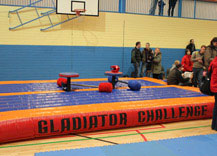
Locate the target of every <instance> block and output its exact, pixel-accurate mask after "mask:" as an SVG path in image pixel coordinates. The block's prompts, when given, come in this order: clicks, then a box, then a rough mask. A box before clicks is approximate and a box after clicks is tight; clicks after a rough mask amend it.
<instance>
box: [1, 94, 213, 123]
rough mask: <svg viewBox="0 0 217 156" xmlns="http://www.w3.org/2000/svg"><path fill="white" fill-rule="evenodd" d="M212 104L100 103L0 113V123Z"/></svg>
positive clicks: (198, 101) (200, 101) (160, 101)
mask: <svg viewBox="0 0 217 156" xmlns="http://www.w3.org/2000/svg"><path fill="white" fill-rule="evenodd" d="M207 103H214V97H206V96H205V97H190V98H171V99H157V100H145V101H128V102H114V103H100V104H88V105H79V106H77V105H75V106H61V107H49V108H38V109H27V110H17V111H7V112H0V121H5V120H14V119H22V118H32V117H42V116H43V117H46V116H55V115H67V114H81V113H91V112H108V111H117V110H132V109H141V108H151V107H161V106H175V105H186V104H191V105H194V104H207Z"/></svg>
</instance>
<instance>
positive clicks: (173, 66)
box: [170, 60, 180, 71]
mask: <svg viewBox="0 0 217 156" xmlns="http://www.w3.org/2000/svg"><path fill="white" fill-rule="evenodd" d="M178 64H180V61H179V60H175V62H174V64H173V65H172V67H171V68H170V71H172V70H173V69H174V68H175V67H176V66H177V65H178Z"/></svg>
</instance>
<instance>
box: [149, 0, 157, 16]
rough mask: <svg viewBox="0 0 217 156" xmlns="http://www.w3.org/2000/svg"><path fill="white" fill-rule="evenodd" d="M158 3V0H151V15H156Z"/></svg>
mask: <svg viewBox="0 0 217 156" xmlns="http://www.w3.org/2000/svg"><path fill="white" fill-rule="evenodd" d="M157 2H158V0H151V8H150V10H149V14H150V15H155V10H156V7H157Z"/></svg>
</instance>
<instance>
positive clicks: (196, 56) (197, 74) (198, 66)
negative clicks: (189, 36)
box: [191, 45, 206, 87]
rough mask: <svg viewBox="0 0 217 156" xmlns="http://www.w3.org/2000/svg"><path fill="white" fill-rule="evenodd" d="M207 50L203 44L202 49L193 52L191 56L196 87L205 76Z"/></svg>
mask: <svg viewBox="0 0 217 156" xmlns="http://www.w3.org/2000/svg"><path fill="white" fill-rule="evenodd" d="M205 51H206V46H205V45H202V46H201V49H200V51H195V52H193V54H192V56H191V61H193V74H194V79H193V81H194V82H193V83H194V87H197V86H198V85H200V83H201V81H202V78H203V69H204V63H203V60H204V53H205Z"/></svg>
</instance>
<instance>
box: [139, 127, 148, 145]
mask: <svg viewBox="0 0 217 156" xmlns="http://www.w3.org/2000/svg"><path fill="white" fill-rule="evenodd" d="M136 132H137V133H139V134H140V135H141V137H142V138H143V139H144V141H145V142H147V141H148V140H147V138H146V137H145V136H144V135H143V134H142V133H141V132H140V131H139V130H136Z"/></svg>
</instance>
